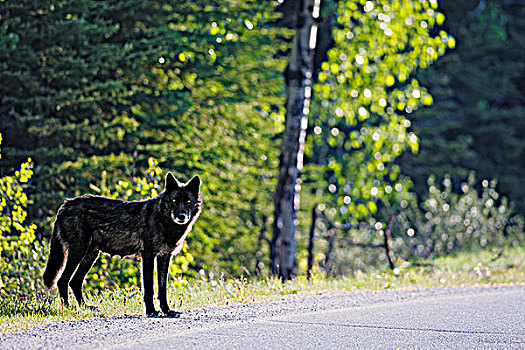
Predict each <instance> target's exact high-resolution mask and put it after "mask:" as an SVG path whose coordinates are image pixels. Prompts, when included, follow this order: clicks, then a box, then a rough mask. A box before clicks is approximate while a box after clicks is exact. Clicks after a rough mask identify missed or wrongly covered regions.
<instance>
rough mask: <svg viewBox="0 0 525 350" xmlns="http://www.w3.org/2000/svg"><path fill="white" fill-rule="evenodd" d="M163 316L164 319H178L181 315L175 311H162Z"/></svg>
mask: <svg viewBox="0 0 525 350" xmlns="http://www.w3.org/2000/svg"><path fill="white" fill-rule="evenodd" d="M164 315H166V317H169V318H179V317H180V315H181V313H180V312H178V311H175V310H167V311H164Z"/></svg>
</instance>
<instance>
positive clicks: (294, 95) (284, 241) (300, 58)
mask: <svg viewBox="0 0 525 350" xmlns="http://www.w3.org/2000/svg"><path fill="white" fill-rule="evenodd" d="M320 3H321V0H297V1H296V9H295V18H296V20H295V28H296V33H295V37H294V40H293V46H292V50H291V54H290V61H289V63H288V67H287V69H286V71H285V78H286V84H287V101H286V122H285V130H284V133H283V139H282V144H281V155H280V157H279V179H278V182H277V188H276V190H275V194H274V198H273V202H274V224H273V226H274V227H273V237H272V249H271V250H270V258H271V259H272V266H271V270H272V273H273V274H277V273H278V274H279V277H280V278H281V279H283V280H288V279H290V278H292V276H293V275H294V270H295V238H294V236H295V228H296V226H297V215H296V212H297V210H298V209H299V193H300V189H301V185H300V181H299V174H300V171H301V169H302V166H303V152H304V141H305V138H306V127H307V125H308V112H309V108H310V97H311V94H312V88H311V81H312V75H313V52H314V49H315V43H316V39H317V24H315V23H314V22H315V20H314V17H315V18H317V17H318V16H319V9H320Z"/></svg>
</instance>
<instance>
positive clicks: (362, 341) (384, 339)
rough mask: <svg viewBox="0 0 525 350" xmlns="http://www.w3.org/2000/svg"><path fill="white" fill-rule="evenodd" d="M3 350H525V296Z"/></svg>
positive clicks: (286, 309) (215, 313)
mask: <svg viewBox="0 0 525 350" xmlns="http://www.w3.org/2000/svg"><path fill="white" fill-rule="evenodd" d="M0 348H2V349H4V348H6V349H7V348H13V349H18V348H20V349H21V348H24V349H26V348H90V349H93V348H111V349H214V350H216V349H242V350H247V349H398V348H400V349H525V287H524V286H507V287H501V286H500V287H479V286H478V287H454V288H437V289H430V290H421V291H397V292H396V291H392V292H383V293H378V292H365V293H345V294H340V295H326V296H315V297H311V298H305V299H301V298H296V299H293V300H283V301H280V302H272V303H263V304H255V305H249V306H234V307H229V308H220V309H202V310H193V311H189V312H186V313H184V314H183V316H182V318H180V319H175V320H174V319H147V318H145V317H128V318H119V319H98V320H90V321H80V322H79V321H77V322H65V323H60V324H57V325H54V326H50V327H45V328H42V329H36V330H33V331H25V332H19V333H14V334H10V335H6V336H2V337H0Z"/></svg>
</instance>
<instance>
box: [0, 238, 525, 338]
mask: <svg viewBox="0 0 525 350" xmlns="http://www.w3.org/2000/svg"><path fill="white" fill-rule="evenodd" d="M523 256H525V248H522V247H514V248H508V249H506V250H505V251H501V254H500V251H492V252H490V251H479V252H475V253H457V254H455V255H451V256H447V257H444V258H435V259H433V260H431V261H425V262H424V263H417V262H414V263H409V262H405V261H398V262H397V267H396V269H394V270H378V271H374V272H372V273H370V272H361V271H356V272H355V273H353V274H352V275H351V276H343V277H338V278H324V277H322V275H320V274H315V273H314V274H313V276H312V278H311V279H310V280H308V279H307V278H306V277H304V276H299V277H297V278H295V279H294V280H292V281H288V282H285V283H283V282H281V281H280V280H278V279H275V278H265V279H263V278H252V277H248V278H246V277H240V278H225V277H224V276H223V275H220V276H213V275H211V276H210V275H201V277H200V278H192V279H185V278H182V277H180V276H179V277H171V280H170V288H169V301H170V303H171V306H172V308H175V309H179V310H185V309H186V310H187V309H194V308H204V307H221V306H227V305H233V304H249V303H255V302H263V301H267V300H278V299H281V298H289V297H292V296H293V295H296V296H308V295H312V294H329V293H341V292H352V291H369V290H386V289H410V288H430V287H436V286H450V285H464V284H501V283H519V282H523V281H525V266H524V265H525V263H524V260H523ZM72 300H73V298H72ZM86 300H87V303H88V304H90V305H93V306H96V307H97V308H98V310H97V311H92V310H89V309H86V308H79V307H72V308H70V309H68V308H63V307H62V305H61V303H60V302H59V299H58V295H57V293H56V292H52V293H51V294H47V293H45V292H43V291H39V292H37V293H35V295H34V296H33V297H30V298H27V296H26V297H24V298H17V297H12V298H5V299H3V300H2V301H1V302H0V307H1V308H0V310H1V311H0V333H7V332H12V331H16V330H20V329H29V328H34V327H37V326H40V325H45V324H50V323H54V322H58V321H66V320H78V319H90V318H97V317H111V316H125V315H142V314H143V313H144V310H143V302H142V294H141V291H140V289H139V288H138V287H133V288H124V289H121V288H119V287H118V286H116V287H115V288H113V289H106V290H104V291H102V292H99V293H96V294H94V293H86Z"/></svg>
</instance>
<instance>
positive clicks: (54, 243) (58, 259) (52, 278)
mask: <svg viewBox="0 0 525 350" xmlns="http://www.w3.org/2000/svg"><path fill="white" fill-rule="evenodd" d="M58 226H59V224H58V223H55V227H54V228H53V236H52V237H51V249H50V251H49V258H48V260H47V264H46V269H45V271H44V276H43V278H44V285H45V286H46V288H47V289H48V290H50V291H51V290H53V288H54V287H55V286H56V282H57V280H58V278H59V277H60V275H61V273H62V269H63V268H64V265H65V264H66V261H67V255H68V254H67V253H68V252H67V247H66V246H64V244H63V243H62V242H61V240H60V238H59V235H60V233H59V231H60V229H59V228H58Z"/></svg>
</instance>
